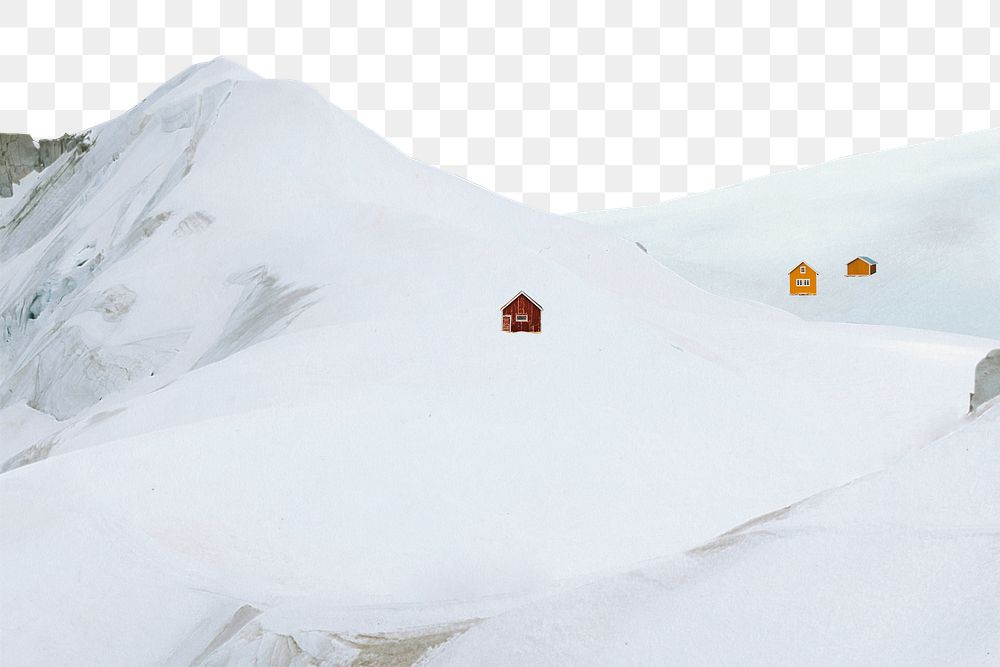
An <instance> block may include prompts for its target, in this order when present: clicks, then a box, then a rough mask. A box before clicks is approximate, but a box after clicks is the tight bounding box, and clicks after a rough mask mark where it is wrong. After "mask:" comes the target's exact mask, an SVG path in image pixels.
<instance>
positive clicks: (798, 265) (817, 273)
mask: <svg viewBox="0 0 1000 667" xmlns="http://www.w3.org/2000/svg"><path fill="white" fill-rule="evenodd" d="M800 266H804V267H806V268H807V269H809V270H810V271H812V272H813V273H815V274H816V275H817V276H818V275H819V271H817V270H816V269H814V268H813V267H811V266H809V265H808V264H806V263H805V262H799V263H798V264H796V265H795V266H794V267H793V268H792V270H791V271H789V272H788V274H789V275H791V274H793V273H795V272H796V271H798V270H799V267H800Z"/></svg>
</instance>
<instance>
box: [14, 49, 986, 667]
mask: <svg viewBox="0 0 1000 667" xmlns="http://www.w3.org/2000/svg"><path fill="white" fill-rule="evenodd" d="M88 141H89V148H88V149H87V150H86V151H85V152H79V153H74V154H70V155H66V156H64V157H63V158H62V159H61V160H60V161H59V162H57V163H56V164H55V165H53V166H52V167H51V168H50V169H48V170H46V172H45V173H43V174H41V175H39V178H38V180H37V181H36V182H35V184H34V188H33V189H32V190H31V191H30V192H28V193H26V194H24V195H23V196H22V197H21V198H20V199H18V201H19V202H20V203H19V204H17V205H15V206H14V207H13V208H11V209H8V210H6V211H5V212H0V262H2V263H0V334H2V336H3V338H2V347H0V460H2V461H3V462H4V463H3V469H4V472H3V473H2V474H0V535H2V536H3V537H2V539H0V570H2V571H3V572H4V573H5V576H4V577H3V578H0V606H2V609H0V612H2V613H0V662H3V663H5V664H6V663H9V664H46V665H62V664H96V663H101V664H192V663H194V664H226V662H227V661H229V662H232V663H234V664H240V663H241V662H246V661H247V656H249V655H251V654H252V655H257V656H270V657H267V659H264V658H261V660H262V662H265V663H267V662H268V661H271V660H274V661H278V660H279V659H280V656H286V657H287V656H289V655H292V656H293V657H294V656H297V657H296V658H295V659H298V660H305V659H306V658H305V656H306V655H307V654H308V655H311V656H312V657H313V658H314V659H315V661H317V662H318V661H320V660H327V661H328V662H333V663H337V662H338V661H339V662H345V661H347V660H352V659H356V658H358V659H361V658H359V656H361V657H362V658H364V659H368V657H366V656H369V654H371V655H376V656H377V655H381V656H383V657H384V656H385V655H389V654H392V653H393V652H394V651H395V652H402V653H403V654H405V655H409V656H412V657H413V659H416V657H418V656H419V655H420V654H421V653H422V652H423V651H424V650H425V649H427V648H428V647H429V646H431V645H433V644H435V643H440V642H443V641H445V640H446V639H447V638H448V637H450V636H451V635H453V634H454V633H456V632H460V631H462V630H464V629H465V627H467V623H468V622H470V620H471V619H475V618H481V617H485V616H492V615H495V614H497V613H499V612H500V611H502V610H504V609H508V608H511V607H513V606H516V605H519V604H523V603H524V602H525V600H527V599H534V598H535V597H536V596H538V595H541V594H544V593H546V592H549V591H551V590H552V589H553V588H560V587H564V586H565V585H567V584H565V583H564V582H566V581H573V580H578V578H579V577H586V576H591V575H592V574H593V573H597V572H605V571H608V570H612V569H615V568H621V567H624V566H627V565H630V564H633V563H635V562H637V561H641V560H646V559H649V558H652V557H656V556H662V555H664V554H669V553H674V552H677V551H679V550H683V549H687V548H690V547H693V546H695V545H697V544H699V543H702V542H704V541H705V540H707V539H710V538H711V537H712V536H713V535H716V534H718V533H720V532H721V531H724V530H726V529H727V528H728V527H730V526H732V525H735V524H737V523H740V522H742V521H744V520H746V519H748V518H750V517H752V516H755V515H758V514H761V513H763V512H766V511H769V510H771V509H773V508H774V507H781V506H784V505H787V504H789V503H791V502H794V501H796V500H798V499H800V498H802V497H805V496H809V495H811V494H814V493H816V492H817V491H820V490H822V489H825V488H828V487H830V486H832V485H837V484H842V483H845V482H847V481H849V480H851V479H853V478H855V477H857V476H859V475H862V474H865V473H868V472H871V471H873V470H877V469H880V468H882V467H884V466H885V465H886V464H888V463H889V462H891V461H893V460H895V459H896V458H897V457H898V456H900V455H902V454H904V453H906V452H908V451H912V450H914V449H916V448H918V447H920V446H921V445H923V444H925V443H927V442H930V441H931V440H933V439H935V438H936V437H939V436H940V435H942V434H944V433H946V432H948V431H950V430H952V429H953V428H954V426H955V424H956V423H957V422H958V420H960V419H961V418H962V416H963V415H964V413H965V411H966V408H967V402H968V392H969V390H970V383H971V372H972V368H973V367H974V365H975V363H976V362H977V361H978V360H979V358H981V357H982V355H983V354H985V352H986V351H987V350H989V349H991V348H992V347H996V345H997V343H996V341H994V340H986V339H977V338H971V337H964V336H956V335H948V334H939V333H925V332H919V331H909V330H898V329H893V328H890V327H857V326H847V325H837V324H823V323H808V322H804V321H802V320H800V319H798V318H795V317H793V316H791V315H788V314H787V313H783V312H781V311H779V310H775V309H772V308H768V307H765V306H761V305H758V304H752V303H746V302H741V301H736V300H730V299H726V298H722V297H718V296H714V295H712V294H709V293H707V292H704V291H702V290H701V289H699V288H697V287H695V286H693V285H691V284H690V283H688V282H687V281H685V280H684V279H682V278H680V277H678V276H677V275H676V274H674V273H673V272H672V271H670V270H668V269H666V268H664V267H663V266H662V265H661V264H659V263H658V262H656V261H654V260H653V259H652V258H651V257H649V256H648V255H646V254H644V253H643V252H642V251H641V250H639V249H638V248H637V247H636V246H635V245H634V244H633V243H631V242H628V241H625V240H622V239H620V238H617V237H616V236H614V235H613V234H610V233H608V232H606V231H604V230H600V229H594V228H591V227H590V226H585V225H580V224H579V223H578V222H577V221H574V220H570V219H566V218H561V217H557V216H551V215H547V214H542V213H539V212H536V211H532V210H530V209H527V208H524V207H522V206H519V205H517V204H515V203H513V202H510V201H507V200H504V199H502V198H499V197H497V196H496V195H494V194H492V193H489V192H487V191H485V190H482V189H480V188H477V187H475V186H472V185H471V184H469V183H466V182H465V181H462V180H460V179H456V178H453V177H451V176H448V175H446V174H444V173H442V172H440V171H437V170H434V169H431V168H429V167H426V166H423V165H420V164H417V163H415V162H413V161H411V160H409V159H407V158H405V157H404V156H402V155H400V154H399V153H398V152H396V151H395V150H394V149H393V148H391V147H390V146H389V145H388V144H387V143H385V142H384V141H382V140H381V139H379V138H378V137H376V136H375V135H373V134H371V133H370V132H368V131H367V130H365V129H364V128H362V127H361V126H359V125H358V124H357V123H356V122H354V121H353V120H352V119H351V118H350V117H348V116H347V115H345V114H343V113H342V112H340V111H339V110H337V109H336V108H334V107H331V106H330V105H329V104H327V103H326V102H325V101H324V100H322V99H321V98H320V97H319V96H318V95H317V94H315V93H314V92H313V91H311V90H310V89H308V88H307V87H305V86H303V85H301V84H296V83H290V82H273V81H263V80H260V79H258V78H257V77H256V76H254V75H252V74H250V73H249V72H247V71H245V70H243V69H241V68H239V67H237V66H235V65H233V64H231V63H228V62H226V61H214V62H213V63H210V64H206V65H202V66H197V67H195V68H192V69H191V70H189V71H188V72H186V73H184V74H182V75H180V76H179V77H177V78H175V79H174V80H172V81H170V82H168V83H167V84H165V85H164V86H163V87H162V88H160V89H159V90H158V91H157V92H156V93H154V94H153V95H152V96H150V97H149V98H148V99H147V100H145V101H143V102H142V103H141V104H140V105H139V106H137V107H136V108H135V109H133V110H132V111H131V112H129V113H127V114H125V115H123V116H121V117H119V118H118V119H115V120H114V121H111V122H110V123H108V124H106V125H103V126H100V127H98V128H95V129H94V130H92V131H91V133H90V135H89V139H88ZM519 290H525V291H526V292H528V293H529V294H530V295H531V296H532V297H533V298H535V299H537V300H538V301H539V302H540V303H541V304H542V305H543V306H544V307H545V313H544V318H543V330H544V333H542V334H541V335H510V334H503V333H501V332H500V330H499V329H500V323H499V313H498V309H499V307H500V306H501V305H502V304H503V303H505V302H506V301H507V300H508V299H509V298H510V297H511V296H512V295H513V294H515V293H516V292H517V291H519ZM366 652H367V653H366ZM369 657H370V656H369ZM289 659H291V658H289Z"/></svg>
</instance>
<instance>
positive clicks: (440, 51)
mask: <svg viewBox="0 0 1000 667" xmlns="http://www.w3.org/2000/svg"><path fill="white" fill-rule="evenodd" d="M998 31H1000V0H993V1H992V2H991V1H990V0H912V1H909V2H908V1H906V0H881V1H880V0H854V1H852V0H825V1H824V0H810V1H808V2H806V1H803V2H796V0H744V1H741V0H714V1H713V0H688V1H686V2H685V0H659V1H657V0H651V1H650V0H632V1H631V2H629V0H606V1H600V2H572V1H568V0H474V1H473V0H470V1H469V2H464V1H459V0H428V1H424V0H417V1H415V2H412V3H411V2H402V1H397V0H261V1H254V0H251V1H250V2H237V1H235V0H221V1H220V0H141V1H140V0H135V1H129V0H0V128H2V129H3V130H5V131H30V132H31V133H32V134H34V135H36V136H47V135H55V134H61V133H62V132H67V131H68V132H73V131H77V130H80V129H82V128H85V127H89V126H91V125H94V124H96V123H99V122H102V121H104V120H107V119H108V118H110V117H113V116H114V115H116V114H119V113H121V112H122V111H123V110H125V109H127V108H129V107H131V106H132V105H134V104H135V103H136V102H137V101H139V100H140V99H141V98H142V97H143V96H145V95H147V94H148V93H149V92H150V91H151V90H153V89H154V88H155V87H156V86H157V85H158V84H160V83H162V82H163V81H164V80H165V79H166V78H168V77H170V76H172V75H173V74H175V73H177V72H178V71H180V70H182V69H183V68H185V67H187V66H188V65H190V64H192V63H193V62H198V61H202V60H207V59H209V58H211V57H214V56H216V55H219V54H221V55H226V56H229V57H231V58H234V59H235V60H237V61H239V62H242V63H243V64H245V65H247V66H248V67H250V68H251V69H252V70H254V71H256V72H258V73H259V74H262V75H264V76H267V77H281V78H293V79H301V80H303V81H305V82H306V83H308V84H310V85H311V86H313V87H314V88H316V89H317V90H319V91H320V92H321V93H322V94H323V95H326V96H328V97H329V98H330V99H331V100H332V101H333V102H334V103H335V104H337V105H338V106H340V107H341V108H343V109H345V110H346V111H348V112H350V113H352V114H354V115H356V116H357V118H358V119H359V120H360V121H361V122H363V123H364V124H365V125H367V126H369V127H371V128H372V129H373V130H375V131H376V132H378V133H380V134H382V135H384V136H386V137H387V138H388V139H389V140H390V141H392V142H393V143H395V144H396V145H397V146H398V147H399V148H400V149H401V150H403V151H404V152H406V153H408V154H410V155H413V156H414V157H416V158H417V159H419V160H422V161H424V162H428V163H431V164H435V165H440V166H442V167H443V168H445V169H447V170H449V171H451V172H454V173H456V174H459V175H461V176H464V177H465V178H468V179H469V180H472V181H475V182H477V183H480V184H482V185H484V186H486V187H488V188H490V189H493V190H496V191H498V192H501V193H503V194H505V195H507V196H510V197H513V198H515V199H520V200H522V201H525V202H526V203H528V204H530V205H532V206H535V207H538V208H542V209H551V210H554V211H559V212H565V211H572V210H589V209H599V208H609V207H618V206H632V205H641V204H649V203H653V202H657V201H660V200H664V199H670V198H673V197H676V196H678V195H681V194H685V193H689V192H697V191H702V190H706V189H710V188H714V187H719V186H724V185H730V184H733V183H737V182H740V181H742V180H745V179H748V178H753V177H756V176H761V175H764V174H767V173H770V172H773V171H777V170H784V169H790V168H795V167H799V166H804V165H810V164H815V163H818V162H823V161H826V160H830V159H833V158H837V157H841V156H844V155H849V154H852V153H859V152H867V151H872V150H878V149H882V148H890V147H896V146H901V145H906V144H908V143H915V142H920V141H926V140H928V139H932V138H936V137H947V136H950V135H954V134H958V133H961V132H969V131H973V130H981V129H985V128H988V127H991V126H997V125H1000V122H998V121H1000V112H997V111H994V110H993V102H994V100H998V101H1000V89H998V87H997V86H998V85H1000V81H998V80H1000V59H998V58H1000V56H997V55H994V48H995V46H996V48H1000V32H998Z"/></svg>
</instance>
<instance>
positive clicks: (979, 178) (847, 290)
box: [577, 130, 1000, 338]
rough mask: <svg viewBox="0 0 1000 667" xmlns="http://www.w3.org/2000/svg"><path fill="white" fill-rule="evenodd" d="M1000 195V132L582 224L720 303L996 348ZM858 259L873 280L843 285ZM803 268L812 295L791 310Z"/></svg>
mask: <svg viewBox="0 0 1000 667" xmlns="http://www.w3.org/2000/svg"><path fill="white" fill-rule="evenodd" d="M998 182H1000V130H988V131H985V132H976V133H973V134H967V135H963V136H960V137H956V138H952V139H944V140H940V141H934V142H928V143H924V144H918V145H916V146H909V147H906V148H901V149H897V150H892V151H884V152H880V153H872V154H867V155H859V156H855V157H850V158H845V159H842V160H837V161H835V162H830V163H827V164H823V165H820V166H817V167H813V168H810V169H803V170H799V171H789V172H783V173H780V174H776V175H773V176H769V177H767V178H761V179H757V180H753V181H748V182H746V183H742V184H740V185H736V186H733V187H729V188H724V189H721V190H715V191H713V192H708V193H705V194H701V195H697V196H693V197H686V198H683V199H678V200H675V201H670V202H666V203H664V204H657V205H654V206H648V207H642V208H634V209H620V210H610V211H598V212H593V213H580V214H577V217H579V218H581V219H583V220H587V221H589V222H593V223H598V224H601V225H607V226H608V227H609V229H611V230H613V231H615V232H616V233H619V234H621V235H622V236H624V237H626V238H628V239H631V240H634V241H637V242H639V243H641V244H642V245H643V246H644V247H645V248H646V249H647V250H649V252H650V254H652V255H653V256H655V257H657V258H658V259H660V260H661V261H662V262H663V263H664V264H666V265H667V266H669V267H670V268H671V269H673V270H674V271H677V273H679V274H680V275H682V276H683V277H685V278H687V279H688V280H690V281H691V282H693V283H695V284H696V285H698V286H700V287H704V288H705V289H707V290H709V291H711V292H714V293H716V294H721V295H725V296H733V297H738V298H743V299H752V300H754V301H759V302H762V303H768V304H770V305H772V306H777V307H779V308H782V309H785V310H788V311H791V312H793V313H796V314H797V315H800V316H802V317H805V318H807V319H811V320H827V321H837V322H860V323H867V324H891V325H896V326H905V327H915V328H921V329H935V330H938V331H953V332H957V333H963V334H969V335H973V336H987V337H989V338H1000V307H998V306H997V304H998V303H1000V296H998V290H1000V261H997V257H1000V188H998V187H997V183H998ZM859 255H864V256H868V257H871V258H873V259H874V260H876V262H878V271H877V273H876V274H875V275H873V276H870V277H851V278H848V277H846V273H847V262H849V261H851V260H852V259H854V258H855V257H858V256H859ZM803 260H804V261H806V262H808V263H809V265H810V266H812V267H813V269H815V270H816V271H817V272H819V276H818V278H817V294H816V296H814V297H801V296H797V297H793V296H789V294H788V272H789V271H791V270H792V269H793V268H794V267H795V266H797V265H798V264H799V262H801V261H803Z"/></svg>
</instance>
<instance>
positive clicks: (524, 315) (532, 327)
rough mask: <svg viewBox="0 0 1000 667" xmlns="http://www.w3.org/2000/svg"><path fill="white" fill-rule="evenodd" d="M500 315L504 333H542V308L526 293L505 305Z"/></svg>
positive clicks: (518, 295) (520, 294) (521, 293)
mask: <svg viewBox="0 0 1000 667" xmlns="http://www.w3.org/2000/svg"><path fill="white" fill-rule="evenodd" d="M500 314H501V317H500V319H501V326H502V328H503V331H509V332H511V333H515V332H517V331H527V332H529V333H542V307H541V306H539V305H538V303H537V302H536V301H535V300H534V299H532V298H531V297H530V296H528V295H527V294H525V293H524V292H518V293H517V296H515V297H514V298H513V299H511V300H510V301H508V302H507V303H505V304H504V306H503V308H501V309H500Z"/></svg>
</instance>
